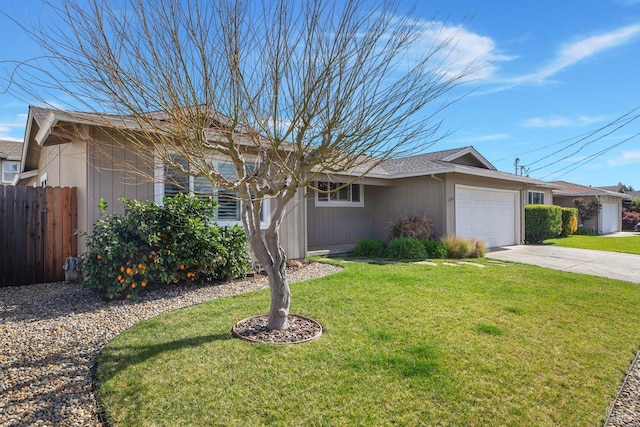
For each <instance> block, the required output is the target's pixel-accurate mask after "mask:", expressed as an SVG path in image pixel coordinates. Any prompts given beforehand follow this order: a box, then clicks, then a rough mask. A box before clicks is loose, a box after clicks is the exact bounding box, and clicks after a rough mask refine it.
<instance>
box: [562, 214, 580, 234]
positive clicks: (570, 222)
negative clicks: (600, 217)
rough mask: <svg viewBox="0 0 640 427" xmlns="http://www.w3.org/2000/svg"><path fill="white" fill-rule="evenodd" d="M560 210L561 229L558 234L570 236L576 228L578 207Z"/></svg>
mask: <svg viewBox="0 0 640 427" xmlns="http://www.w3.org/2000/svg"><path fill="white" fill-rule="evenodd" d="M561 211H562V231H561V232H560V236H562V237H567V236H571V235H572V234H573V233H575V232H576V231H577V230H578V209H577V208H561Z"/></svg>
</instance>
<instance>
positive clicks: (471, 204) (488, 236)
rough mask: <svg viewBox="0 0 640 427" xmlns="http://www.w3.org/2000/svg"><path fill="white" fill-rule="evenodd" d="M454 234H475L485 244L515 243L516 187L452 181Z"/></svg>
mask: <svg viewBox="0 0 640 427" xmlns="http://www.w3.org/2000/svg"><path fill="white" fill-rule="evenodd" d="M455 202H456V208H455V209H456V215H455V217H456V234H457V235H458V236H462V237H467V238H470V237H476V238H479V239H481V240H484V241H485V242H487V244H488V246H489V247H496V246H507V245H515V244H516V243H517V236H518V235H519V233H518V232H517V231H518V227H519V224H518V221H517V220H516V218H517V215H516V212H518V211H519V210H518V209H517V207H518V204H519V194H518V192H517V191H511V190H496V189H493V188H484V187H469V186H463V185H456V196H455Z"/></svg>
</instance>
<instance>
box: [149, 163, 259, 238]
mask: <svg viewBox="0 0 640 427" xmlns="http://www.w3.org/2000/svg"><path fill="white" fill-rule="evenodd" d="M173 161H174V162H176V163H178V164H179V165H180V166H181V167H182V168H184V170H188V169H189V167H190V165H189V162H188V161H187V160H186V159H185V158H184V157H183V156H179V155H176V156H175V157H174V158H173ZM213 164H214V166H215V167H216V169H217V170H218V171H219V172H220V173H221V174H222V175H223V176H224V177H226V178H227V179H229V180H231V181H233V180H235V179H236V178H237V176H236V172H235V169H234V167H233V165H231V164H229V163H227V162H224V161H222V160H219V161H214V162H213ZM247 169H249V170H250V169H255V164H254V163H252V162H247ZM160 172H161V174H159V173H158V167H156V178H157V179H159V180H160V181H162V184H160V185H161V188H160V192H159V193H160V194H158V191H156V202H157V203H161V202H162V197H163V196H166V197H172V196H175V195H176V194H178V193H186V194H190V195H192V196H196V197H212V198H213V199H214V200H215V201H216V203H217V209H216V214H215V217H214V220H215V221H216V222H219V223H223V224H238V223H240V221H241V211H240V208H241V204H240V200H239V199H238V198H237V194H236V193H235V192H233V191H229V190H224V189H221V188H214V187H213V185H212V184H211V182H210V181H209V180H208V179H207V178H205V177H201V176H189V175H187V174H185V173H184V172H183V171H181V170H180V169H179V168H171V167H169V166H164V167H162V165H160ZM268 210H269V205H268V200H265V201H264V202H263V204H262V209H261V211H260V220H261V222H262V226H264V227H266V218H265V216H266V215H268Z"/></svg>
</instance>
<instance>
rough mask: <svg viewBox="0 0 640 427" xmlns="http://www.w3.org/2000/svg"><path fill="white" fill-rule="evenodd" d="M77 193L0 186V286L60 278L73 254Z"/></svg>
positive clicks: (75, 252) (65, 189) (74, 189)
mask: <svg viewBox="0 0 640 427" xmlns="http://www.w3.org/2000/svg"><path fill="white" fill-rule="evenodd" d="M77 197H78V196H77V189H76V188H68V187H65V188H60V187H45V188H42V187H35V188H34V187H13V186H0V286H10V285H25V284H32V283H42V282H53V281H61V280H64V270H63V268H62V266H63V264H64V260H65V259H66V257H68V256H72V257H75V256H77V250H78V246H77V238H76V235H75V231H76V228H77V220H78V211H77V201H78V198H77Z"/></svg>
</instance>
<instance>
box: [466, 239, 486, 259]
mask: <svg viewBox="0 0 640 427" xmlns="http://www.w3.org/2000/svg"><path fill="white" fill-rule="evenodd" d="M469 244H470V245H471V250H470V251H469V253H468V254H467V256H466V257H465V258H482V257H483V256H484V254H485V253H486V252H487V244H486V243H485V242H484V241H482V240H480V239H469Z"/></svg>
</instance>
